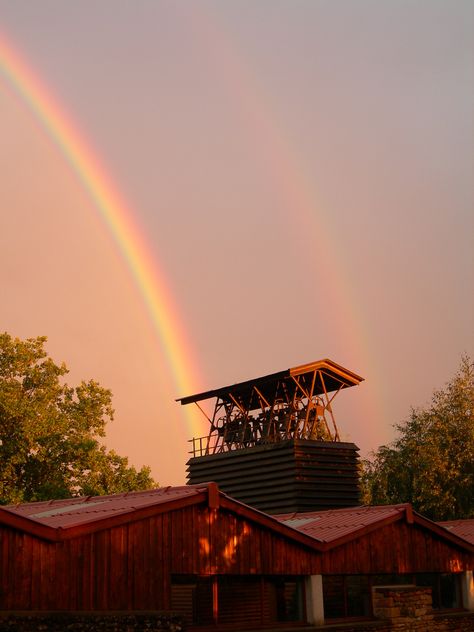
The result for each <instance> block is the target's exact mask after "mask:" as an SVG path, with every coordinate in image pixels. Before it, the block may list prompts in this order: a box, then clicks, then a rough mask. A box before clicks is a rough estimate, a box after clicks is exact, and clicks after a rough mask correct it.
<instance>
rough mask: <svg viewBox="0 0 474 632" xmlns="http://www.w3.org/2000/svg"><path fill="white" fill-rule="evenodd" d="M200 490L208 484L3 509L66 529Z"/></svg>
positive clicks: (8, 506)
mask: <svg viewBox="0 0 474 632" xmlns="http://www.w3.org/2000/svg"><path fill="white" fill-rule="evenodd" d="M202 493H206V494H207V485H184V486H182V487H160V488H159V489H151V490H147V491H143V492H126V493H123V494H113V495H111V496H89V497H78V498H67V499H63V500H51V501H45V502H36V503H25V504H21V505H7V506H5V507H2V509H3V510H6V511H8V512H10V513H13V514H16V515H18V516H24V517H25V518H28V519H30V520H34V521H35V522H39V523H40V524H43V525H46V526H48V527H52V528H58V527H60V528H63V529H65V528H68V527H73V526H78V525H82V524H86V523H89V522H93V521H95V520H103V519H104V518H109V517H111V516H117V515H119V514H123V513H130V512H133V511H135V510H136V509H143V508H145V507H150V506H155V505H160V504H163V503H169V502H170V501H172V500H180V499H183V498H188V497H190V496H195V495H197V494H202Z"/></svg>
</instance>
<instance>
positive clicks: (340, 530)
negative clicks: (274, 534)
mask: <svg viewBox="0 0 474 632" xmlns="http://www.w3.org/2000/svg"><path fill="white" fill-rule="evenodd" d="M407 507H408V505H406V504H403V505H383V506H377V507H365V506H364V507H350V508H347V509H329V510H326V511H311V512H307V513H293V514H284V515H279V516H275V518H277V520H279V521H280V522H282V523H284V524H286V525H287V526H289V527H293V528H294V529H296V530H298V531H300V532H302V533H305V534H306V535H309V536H310V537H312V538H315V539H317V540H319V541H322V542H333V541H334V540H338V539H339V538H343V537H344V536H348V535H351V534H355V533H356V532H357V531H361V530H364V529H367V528H370V527H371V526H375V525H377V524H378V523H380V522H381V521H384V520H388V521H390V520H391V519H393V520H397V519H399V518H401V517H402V515H404V514H406V512H407Z"/></svg>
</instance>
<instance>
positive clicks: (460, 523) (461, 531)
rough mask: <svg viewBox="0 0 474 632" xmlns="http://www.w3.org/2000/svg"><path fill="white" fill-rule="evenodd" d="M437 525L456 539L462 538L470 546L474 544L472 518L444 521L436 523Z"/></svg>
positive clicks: (473, 520)
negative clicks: (456, 537) (455, 536)
mask: <svg viewBox="0 0 474 632" xmlns="http://www.w3.org/2000/svg"><path fill="white" fill-rule="evenodd" d="M438 524H439V525H441V526H442V527H444V528H445V529H447V530H448V531H450V532H451V533H454V534H455V535H457V536H458V537H460V538H464V539H465V540H467V541H468V542H470V543H471V544H474V518H468V519H465V520H446V521H444V522H438Z"/></svg>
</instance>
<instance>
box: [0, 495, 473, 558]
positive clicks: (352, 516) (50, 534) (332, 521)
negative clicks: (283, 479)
mask: <svg viewBox="0 0 474 632" xmlns="http://www.w3.org/2000/svg"><path fill="white" fill-rule="evenodd" d="M202 501H204V502H206V503H207V504H208V505H209V507H212V508H217V507H219V506H222V507H223V508H227V509H229V510H230V511H233V512H235V513H237V514H239V515H241V516H243V517H245V518H247V519H249V520H252V521H254V522H258V523H260V524H261V525H262V526H264V527H266V528H269V529H271V530H272V531H276V532H278V533H279V534H280V535H283V536H284V537H289V538H291V539H295V540H297V541H299V542H300V543H302V544H304V545H306V546H309V547H310V548H314V549H316V550H320V551H323V550H326V549H330V548H332V547H334V546H339V545H340V544H342V543H343V542H345V541H348V540H351V539H354V538H357V537H359V536H360V535H362V533H366V532H368V531H371V530H374V529H377V528H380V527H381V526H383V525H384V524H388V523H390V522H395V521H396V520H406V521H407V522H409V523H412V522H414V521H415V522H417V523H418V524H419V525H420V526H422V527H425V528H427V529H429V530H431V531H435V532H436V533H437V535H438V536H441V537H443V538H446V539H448V540H451V541H452V542H454V543H455V544H456V545H457V546H461V547H462V548H467V549H468V550H470V551H473V550H474V549H473V546H474V538H472V539H469V537H467V535H462V533H464V534H468V533H473V532H474V520H459V521H453V522H452V523H449V526H451V525H453V524H455V526H453V527H452V528H449V527H448V528H446V526H445V524H446V523H444V524H437V523H435V522H431V521H430V520H427V519H426V518H423V517H422V516H420V515H418V514H416V513H414V512H413V511H412V509H411V506H410V505H409V504H403V505H384V506H378V507H367V506H363V507H350V508H347V509H331V510H327V511H314V512H307V513H292V514H284V515H279V516H270V515H268V514H265V513H263V512H261V511H258V510H256V509H253V508H252V507H249V506H247V505H244V504H243V503H241V502H239V501H237V500H235V499H233V498H231V497H230V496H227V495H226V494H223V493H222V492H221V491H220V490H219V489H218V487H217V485H216V483H203V484H200V485H185V486H182V487H163V488H159V489H152V490H148V491H143V492H127V493H123V494H114V495H111V496H93V497H88V498H84V497H80V498H69V499H63V500H52V501H46V502H36V503H25V504H21V505H8V506H5V507H0V524H1V523H4V524H8V525H10V526H12V527H14V528H17V529H21V530H25V531H27V532H30V533H33V534H34V535H36V536H38V537H41V538H45V539H47V540H51V541H58V540H61V539H64V538H67V537H75V536H76V535H77V533H78V529H79V531H81V532H83V531H84V530H86V531H87V532H89V531H96V530H100V529H102V528H106V527H107V528H108V527H109V526H116V525H118V524H122V523H125V522H129V521H133V520H139V519H141V518H142V517H144V516H147V515H150V512H151V513H155V512H161V511H168V510H172V509H176V508H178V507H183V506H186V505H189V504H195V503H200V502H202ZM466 523H467V524H466ZM457 524H459V525H461V524H462V529H463V531H462V533H461V531H457V526H456V525H457ZM466 526H468V530H466ZM460 528H461V526H460Z"/></svg>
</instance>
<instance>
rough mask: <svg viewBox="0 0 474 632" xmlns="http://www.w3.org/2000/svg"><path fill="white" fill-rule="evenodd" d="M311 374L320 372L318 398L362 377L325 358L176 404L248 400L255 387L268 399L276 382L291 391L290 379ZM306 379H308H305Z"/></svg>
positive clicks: (211, 391)
mask: <svg viewBox="0 0 474 632" xmlns="http://www.w3.org/2000/svg"><path fill="white" fill-rule="evenodd" d="M315 371H322V372H323V374H324V383H322V382H321V379H320V378H319V379H317V381H316V384H315V385H314V386H315V390H314V394H315V395H320V394H322V393H324V392H325V391H326V392H328V393H330V392H332V391H335V390H338V389H339V388H347V387H349V386H356V385H357V384H360V382H362V381H363V380H364V378H363V377H361V376H360V375H357V374H356V373H354V372H353V371H350V370H349V369H345V368H344V367H343V366H341V365H340V364H337V363H336V362H333V361H332V360H329V358H325V359H323V360H318V361H316V362H310V363H309V364H302V365H300V366H296V367H293V368H292V369H285V370H284V371H278V372H277V373H271V374H269V375H263V376H261V377H257V378H255V379H253V380H246V381H245V382H238V383H237V384H231V385H229V386H222V387H220V388H216V389H213V390H210V391H205V392H203V393H197V394H196V395H189V396H187V397H180V398H179V399H177V400H176V401H177V402H181V404H182V405H185V404H190V403H191V402H199V401H202V400H205V399H211V398H214V397H219V398H221V399H223V400H224V401H228V400H230V399H231V396H234V397H239V398H244V399H246V398H248V397H249V394H250V392H251V391H252V389H253V388H254V387H257V388H258V389H259V391H260V392H261V393H262V394H263V395H264V396H265V397H268V398H271V396H272V395H273V394H274V391H275V385H276V384H277V383H278V382H280V381H282V380H288V385H289V387H290V388H292V389H295V388H297V386H296V382H295V381H294V380H293V378H294V377H297V376H300V377H302V379H303V380H304V377H305V376H311V375H312V374H313V373H314V372H315ZM308 379H312V378H310V377H308Z"/></svg>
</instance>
